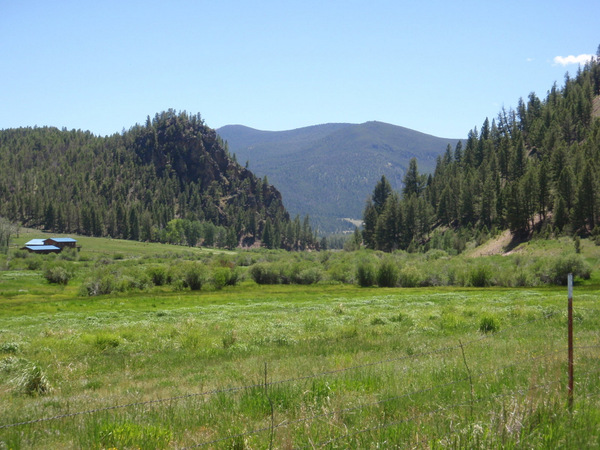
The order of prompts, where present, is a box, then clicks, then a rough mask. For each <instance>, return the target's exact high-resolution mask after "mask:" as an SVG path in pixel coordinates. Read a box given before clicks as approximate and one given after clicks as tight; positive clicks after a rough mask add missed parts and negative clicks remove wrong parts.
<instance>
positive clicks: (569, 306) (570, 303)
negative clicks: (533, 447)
mask: <svg viewBox="0 0 600 450" xmlns="http://www.w3.org/2000/svg"><path fill="white" fill-rule="evenodd" d="M567 284H568V287H569V298H568V302H567V316H568V317H567V321H568V331H567V333H568V340H569V350H568V352H569V387H568V388H567V395H568V405H569V410H572V409H573V274H572V273H570V274H569V276H568V281H567Z"/></svg>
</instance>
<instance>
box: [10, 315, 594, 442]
mask: <svg viewBox="0 0 600 450" xmlns="http://www.w3.org/2000/svg"><path fill="white" fill-rule="evenodd" d="M578 310H583V311H587V312H588V313H594V314H595V313H600V310H599V309H595V308H578ZM553 315H554V312H553V311H550V312H544V311H542V315H541V317H537V318H535V319H531V320H527V321H524V322H520V323H516V324H513V325H511V326H507V327H503V328H502V329H500V330H498V331H496V332H494V333H485V334H483V335H482V336H478V337H476V338H473V339H470V340H468V341H465V342H462V341H459V342H458V343H457V344H455V345H447V346H442V347H438V348H435V349H432V350H428V351H422V352H417V353H414V354H411V355H403V356H397V357H390V358H385V359H381V360H377V361H372V362H366V363H363V364H356V365H352V366H348V367H343V368H338V369H332V370H326V371H321V372H316V373H311V374H307V375H303V376H298V377H292V378H286V379H282V380H275V381H269V380H268V372H267V366H266V363H265V372H264V381H263V382H257V383H253V384H248V385H243V386H230V387H225V388H220V389H211V390H205V391H201V392H194V393H187V394H183V395H177V396H172V397H165V398H158V399H152V400H146V401H140V402H128V403H122V404H113V405H108V406H102V407H98V408H94V409H87V410H82V411H76V412H67V413H64V414H58V415H54V416H49V417H38V418H33V419H30V420H23V421H20V422H14V423H7V424H0V430H2V429H9V428H15V427H20V426H25V425H35V424H39V423H44V422H51V421H57V420H61V419H66V418H73V417H77V416H85V415H92V414H96V413H100V412H109V411H114V410H119V409H127V408H133V407H143V406H148V405H158V404H161V403H167V402H176V401H180V400H185V399H191V398H201V397H209V396H214V395H218V394H233V393H236V392H241V391H248V390H253V389H264V394H265V397H266V398H267V399H268V401H269V403H270V404H271V410H270V415H269V417H268V419H269V424H268V425H266V426H264V427H259V428H256V429H252V430H248V431H244V432H240V433H235V434H230V435H227V436H220V437H218V438H215V439H212V440H207V441H204V442H197V443H193V444H190V445H189V446H187V447H183V448H185V449H192V448H203V447H211V446H214V445H217V444H219V443H224V442H227V441H232V440H236V439H240V438H245V437H249V436H252V435H258V434H261V433H266V432H269V433H270V439H269V442H270V445H269V446H270V447H272V445H273V439H274V433H275V431H276V430H278V429H281V428H284V427H290V426H292V425H298V424H301V423H307V422H312V421H315V420H319V419H324V418H327V417H332V416H339V415H342V414H347V413H351V412H356V411H361V410H364V409H367V408H373V407H376V406H379V405H382V404H385V403H388V402H392V401H397V400H400V399H404V398H410V397H414V396H418V395H422V394H426V393H430V392H433V391H436V390H441V389H443V388H447V387H450V386H453V385H459V384H461V383H469V384H470V386H471V394H470V397H469V401H467V402H459V403H455V404H451V405H445V406H442V407H439V408H434V409H431V410H426V411H422V412H419V413H418V414H414V415H410V416H407V417H405V418H403V419H399V420H396V421H391V422H386V423H382V424H379V425H376V426H371V427H365V428H362V429H358V430H352V431H349V432H347V433H344V434H342V435H339V436H337V437H332V438H330V439H328V440H323V441H320V442H317V443H313V444H311V447H323V446H327V445H329V444H333V443H334V442H336V441H339V440H343V439H347V438H350V437H352V436H355V435H360V434H364V433H368V432H373V431H376V430H380V429H385V428H389V427H393V426H398V425H400V424H402V423H407V422H412V421H415V420H418V419H419V418H422V417H425V416H428V415H432V414H435V413H438V412H441V411H445V410H451V409H458V408H462V407H471V408H473V406H474V404H476V403H483V402H486V401H492V400H494V399H498V398H501V397H506V396H516V395H519V394H520V395H523V394H524V393H526V392H528V391H532V390H540V389H546V388H549V387H550V386H555V385H559V384H560V383H561V381H560V380H555V381H552V382H549V383H545V384H538V385H534V386H529V387H524V388H520V389H516V390H512V391H509V392H507V393H503V394H494V395H489V396H480V397H478V398H475V397H474V396H473V378H477V379H479V378H482V377H484V376H497V375H498V374H502V373H503V372H504V371H505V370H507V369H509V368H518V367H519V366H520V365H521V364H524V363H527V364H531V363H532V362H534V361H551V360H556V358H553V359H551V358H550V357H551V356H559V355H562V353H564V349H562V348H560V349H554V350H551V351H548V352H544V353H542V354H534V353H531V354H526V355H523V357H521V358H518V359H517V360H516V361H513V362H511V363H509V364H505V365H503V366H500V367H496V368H495V369H493V370H487V371H481V370H479V371H477V372H471V371H470V369H469V368H468V366H467V359H466V356H465V353H464V350H465V348H466V347H469V346H472V345H474V344H476V343H480V342H485V341H486V340H489V339H493V338H497V337H501V336H502V335H503V334H505V333H510V332H511V330H514V329H516V328H518V327H524V326H528V325H531V324H533V323H536V322H539V321H542V320H546V319H548V318H551V317H552V316H553ZM598 348H600V344H597V345H583V346H576V347H575V349H576V350H593V349H598ZM458 350H460V355H461V356H462V358H463V360H464V363H465V366H467V373H468V375H467V376H464V377H462V378H456V379H453V380H451V381H448V382H444V383H439V384H435V385H431V386H428V387H424V388H420V389H415V390H412V391H409V392H405V393H402V394H399V395H397V396H392V397H388V398H385V399H381V400H377V401H374V402H366V403H363V404H360V405H355V406H349V407H347V408H340V409H336V410H332V411H327V412H323V413H319V414H312V415H308V416H305V417H300V418H297V419H291V420H283V421H281V422H279V423H276V421H275V414H274V408H273V403H272V401H271V399H270V398H269V393H268V392H269V389H270V388H272V387H275V386H278V385H284V384H293V383H300V382H303V381H307V380H311V379H316V378H326V377H332V376H335V375H339V374H343V373H346V372H352V371H358V370H361V369H366V368H372V367H376V366H381V365H385V364H390V363H402V362H405V361H411V362H412V361H414V360H416V359H418V358H424V357H428V356H429V357H431V356H436V355H441V354H444V353H451V352H453V351H458ZM563 356H564V355H563ZM562 359H564V358H558V360H562ZM403 370H409V369H408V366H406V367H404V369H403ZM598 394H599V392H591V393H588V394H587V395H586V396H585V398H592V397H594V396H597V395H598ZM107 400H108V399H107ZM113 401H114V399H113Z"/></svg>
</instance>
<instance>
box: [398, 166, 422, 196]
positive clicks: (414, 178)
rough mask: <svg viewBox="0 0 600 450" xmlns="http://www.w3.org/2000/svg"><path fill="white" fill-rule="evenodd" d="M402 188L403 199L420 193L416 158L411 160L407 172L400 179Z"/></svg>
mask: <svg viewBox="0 0 600 450" xmlns="http://www.w3.org/2000/svg"><path fill="white" fill-rule="evenodd" d="M402 183H403V184H404V188H403V189H402V195H403V196H404V198H408V197H410V196H411V195H415V196H418V195H419V194H420V193H421V178H420V177H419V170H418V168H417V158H411V159H410V162H409V165H408V170H407V171H406V174H405V175H404V178H403V179H402Z"/></svg>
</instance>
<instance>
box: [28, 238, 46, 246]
mask: <svg viewBox="0 0 600 450" xmlns="http://www.w3.org/2000/svg"><path fill="white" fill-rule="evenodd" d="M29 245H44V239H32V240H30V241H29V242H27V243H25V246H29Z"/></svg>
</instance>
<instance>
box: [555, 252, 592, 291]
mask: <svg viewBox="0 0 600 450" xmlns="http://www.w3.org/2000/svg"><path fill="white" fill-rule="evenodd" d="M569 273H572V274H573V276H578V277H581V278H583V279H585V280H588V279H589V278H590V275H591V268H590V266H589V265H588V264H587V263H586V262H585V261H584V259H583V257H582V256H581V255H577V254H570V255H564V256H561V257H559V258H558V259H557V260H556V261H554V263H553V264H552V265H551V268H550V281H551V282H552V283H554V284H559V285H566V284H567V276H568V274H569Z"/></svg>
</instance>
